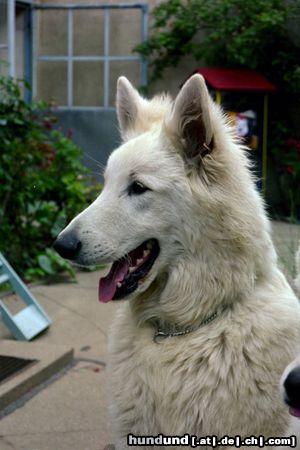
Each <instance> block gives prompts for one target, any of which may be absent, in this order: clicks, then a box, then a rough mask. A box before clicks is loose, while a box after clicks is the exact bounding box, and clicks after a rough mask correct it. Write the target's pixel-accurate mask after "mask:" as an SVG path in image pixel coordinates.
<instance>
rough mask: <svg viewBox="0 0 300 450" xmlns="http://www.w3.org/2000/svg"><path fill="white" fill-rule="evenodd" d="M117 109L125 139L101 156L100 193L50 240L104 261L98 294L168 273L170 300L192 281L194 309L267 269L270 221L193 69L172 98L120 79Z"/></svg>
mask: <svg viewBox="0 0 300 450" xmlns="http://www.w3.org/2000/svg"><path fill="white" fill-rule="evenodd" d="M117 115H118V119H119V125H120V131H121V135H122V138H123V144H122V145H121V146H120V147H119V148H118V149H117V150H115V151H114V152H113V153H112V154H111V156H110V158H109V160H108V164H107V167H106V170H105V183H104V187H103V191H102V193H101V195H100V196H99V197H98V198H97V199H96V200H95V202H94V203H92V204H91V205H90V206H89V207H88V208H87V209H86V210H84V211H83V212H82V213H80V214H79V215H78V216H77V217H75V219H73V221H72V222H71V223H70V224H69V225H68V226H67V227H66V228H65V230H63V231H62V232H61V233H60V235H59V236H58V239H57V241H56V242H55V244H54V248H55V249H56V250H57V251H58V252H59V253H60V254H61V255H62V256H64V257H66V258H69V259H71V260H73V261H75V262H77V263H79V264H83V265H85V264H86V265H89V264H100V263H112V267H111V270H110V272H109V274H108V275H107V276H106V277H104V278H102V279H101V280H100V284H99V298H100V300H101V301H103V302H107V301H109V300H112V299H122V298H125V297H126V298H130V294H131V293H134V295H137V294H139V293H144V292H145V290H147V289H148V288H149V287H150V285H151V286H152V287H151V289H153V286H154V284H155V283H154V284H152V282H153V281H154V280H156V281H157V280H158V279H159V277H160V279H161V280H166V279H167V278H168V277H169V278H170V276H171V275H170V274H172V277H173V278H172V283H169V284H170V285H172V289H173V292H169V291H168V292H167V293H166V295H167V296H168V299H169V300H168V301H169V303H170V299H172V298H173V299H174V301H175V299H176V301H178V298H179V299H181V301H182V302H184V301H186V299H187V298H188V297H191V295H190V291H192V290H193V291H195V289H198V290H199V289H201V292H199V296H201V299H202V307H203V305H204V304H205V303H207V305H208V302H213V301H214V300H215V299H217V300H216V301H218V302H220V301H222V299H224V298H225V297H226V296H227V297H228V298H234V297H235V296H236V295H237V293H236V291H239V292H240V291H241V292H246V289H248V286H250V284H251V283H253V280H254V279H255V277H256V276H258V275H256V273H259V272H260V271H263V270H269V269H266V268H268V264H266V262H265V258H266V255H267V254H268V252H269V249H270V248H271V247H270V246H269V239H268V237H267V232H268V230H267V229H268V225H267V221H266V219H265V215H264V213H263V207H262V204H261V201H260V200H259V196H258V194H257V192H256V190H255V189H254V185H253V180H252V179H251V175H250V173H249V171H248V168H247V161H246V158H245V155H244V152H243V151H242V150H241V148H240V147H239V146H238V145H237V143H236V142H235V141H234V139H233V138H232V131H230V128H229V126H227V125H226V123H225V120H224V118H223V116H222V113H221V111H220V109H219V108H218V107H217V106H216V105H215V104H214V103H213V101H212V99H211V98H210V96H209V94H208V91H207V88H206V85H205V82H204V79H203V77H202V76H200V75H194V76H192V77H191V78H190V79H189V80H188V81H187V82H186V83H185V85H184V86H183V87H182V89H181V91H180V92H179V94H178V96H177V98H176V100H175V101H174V102H172V101H171V100H170V99H169V98H168V97H166V96H160V97H154V99H152V100H146V99H144V98H142V97H141V96H140V95H139V94H138V92H137V91H136V90H135V89H134V88H133V87H132V85H131V84H130V83H129V81H128V80H127V79H126V78H124V77H121V78H120V79H119V81H118V89H117ZM263 233H265V234H266V236H264V237H263V238H262V239H260V236H261V234H263ZM263 247H264V248H263ZM196 253H197V257H198V258H195V257H194V256H195V254H196ZM262 255H263V256H262ZM187 266H189V267H190V270H186V268H187ZM187 272H188V273H187ZM254 272H255V273H254ZM179 283H181V287H180V289H181V290H182V292H181V293H179ZM161 284H162V283H161ZM184 289H185V292H183V290H184ZM234 290H235V292H233V291H234ZM175 291H176V293H175ZM175 294H177V295H175ZM193 298H196V299H198V297H195V296H193ZM195 301H196V300H195ZM186 305H187V303H186ZM172 308H173V310H175V309H176V310H178V305H177V306H176V308H175V306H174V305H173V307H172ZM189 308H190V312H189V313H190V315H191V316H193V315H195V313H194V312H192V309H191V308H192V304H191V302H189ZM207 308H208V309H209V308H210V306H209V305H208V306H207Z"/></svg>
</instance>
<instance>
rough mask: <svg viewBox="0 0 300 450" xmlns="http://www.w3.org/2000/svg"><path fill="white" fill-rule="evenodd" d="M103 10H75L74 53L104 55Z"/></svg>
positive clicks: (79, 54) (77, 54)
mask: <svg viewBox="0 0 300 450" xmlns="http://www.w3.org/2000/svg"><path fill="white" fill-rule="evenodd" d="M103 27H104V25H103V11H102V10H99V9H95V10H79V11H74V55H76V56H82V55H83V56H89V55H92V56H102V55H103V52H104V50H103V36H104V31H103Z"/></svg>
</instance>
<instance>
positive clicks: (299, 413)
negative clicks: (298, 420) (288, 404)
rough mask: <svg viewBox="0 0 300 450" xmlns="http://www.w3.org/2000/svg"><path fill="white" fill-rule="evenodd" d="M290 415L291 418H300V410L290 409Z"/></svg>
mask: <svg viewBox="0 0 300 450" xmlns="http://www.w3.org/2000/svg"><path fill="white" fill-rule="evenodd" d="M289 413H290V414H291V416H294V417H300V409H295V408H289Z"/></svg>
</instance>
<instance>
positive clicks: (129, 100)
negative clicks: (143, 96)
mask: <svg viewBox="0 0 300 450" xmlns="http://www.w3.org/2000/svg"><path fill="white" fill-rule="evenodd" d="M139 102H140V95H139V93H138V92H137V90H136V89H134V87H133V86H132V84H131V83H130V82H129V81H128V80H127V78H126V77H120V78H119V79H118V85H117V100H116V106H117V116H118V121H119V126H120V131H121V135H122V138H123V140H126V139H127V138H128V135H129V134H130V132H131V131H132V130H133V129H134V125H135V122H136V120H137V116H138V108H139Z"/></svg>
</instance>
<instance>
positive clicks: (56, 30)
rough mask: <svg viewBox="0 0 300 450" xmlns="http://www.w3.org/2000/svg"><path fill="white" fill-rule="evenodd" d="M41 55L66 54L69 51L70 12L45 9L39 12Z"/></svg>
mask: <svg viewBox="0 0 300 450" xmlns="http://www.w3.org/2000/svg"><path fill="white" fill-rule="evenodd" d="M38 23H39V43H40V44H39V45H40V47H39V55H40V56H41V55H42V56H50V55H58V56H65V55H67V53H68V13H67V11H65V10H45V11H39V13H38Z"/></svg>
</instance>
